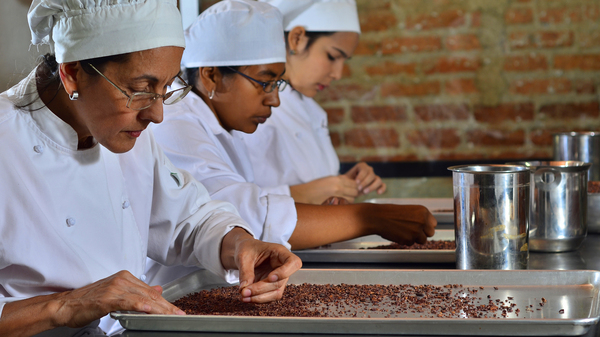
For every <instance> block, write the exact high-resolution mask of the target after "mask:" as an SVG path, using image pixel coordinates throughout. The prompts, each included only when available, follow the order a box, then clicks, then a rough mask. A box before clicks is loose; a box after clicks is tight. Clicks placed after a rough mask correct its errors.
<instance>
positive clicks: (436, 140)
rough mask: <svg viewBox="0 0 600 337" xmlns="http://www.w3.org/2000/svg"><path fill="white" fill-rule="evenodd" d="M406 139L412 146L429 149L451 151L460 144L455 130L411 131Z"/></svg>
mask: <svg viewBox="0 0 600 337" xmlns="http://www.w3.org/2000/svg"><path fill="white" fill-rule="evenodd" d="M406 138H407V139H408V141H409V142H410V143H411V144H412V145H414V146H425V147H427V148H429V149H453V148H455V147H457V146H458V145H459V144H460V135H459V134H458V132H457V131H456V130H455V129H428V130H413V131H409V132H408V133H407V134H406Z"/></svg>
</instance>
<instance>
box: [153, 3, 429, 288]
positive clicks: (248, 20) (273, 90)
mask: <svg viewBox="0 0 600 337" xmlns="http://www.w3.org/2000/svg"><path fill="white" fill-rule="evenodd" d="M232 23H235V24H232ZM185 38H186V45H187V49H186V50H185V52H184V55H183V58H182V64H183V66H184V67H185V68H186V73H187V74H188V78H187V79H188V82H189V83H190V84H191V85H193V87H194V88H193V89H192V92H191V93H190V94H189V95H188V96H186V97H185V98H184V99H183V100H182V102H181V103H180V104H177V105H172V106H168V107H166V109H165V120H164V122H163V123H161V124H160V125H157V126H156V128H155V129H154V132H155V135H156V138H157V141H158V142H159V144H161V146H162V147H163V149H164V150H165V153H166V154H167V156H169V158H170V159H171V160H172V161H173V163H174V164H175V165H177V166H178V167H181V168H183V169H186V170H188V171H189V172H190V173H192V174H193V175H194V176H195V177H196V178H197V179H199V180H200V181H201V182H202V183H203V184H204V185H205V186H206V188H207V190H208V191H209V193H210V194H211V196H212V197H213V198H217V199H219V198H221V200H227V201H229V202H231V203H232V204H234V205H235V206H236V207H237V208H238V210H239V212H240V215H241V216H242V218H244V219H245V220H246V221H247V222H248V223H249V225H250V226H251V228H252V230H253V231H254V233H255V235H258V237H259V238H260V239H261V240H263V241H267V242H275V243H280V244H283V245H287V246H288V247H291V248H292V249H303V248H308V247H316V246H320V245H323V244H328V243H332V242H336V241H341V240H346V239H352V238H355V237H359V236H363V235H368V234H380V235H382V236H384V237H386V238H388V239H391V240H394V241H398V242H403V243H413V242H415V241H418V242H424V241H425V240H426V238H427V236H432V235H433V233H434V227H435V225H436V221H435V219H434V218H433V216H432V215H431V213H429V211H427V209H426V208H424V207H421V206H407V207H402V206H395V205H375V204H360V205H340V206H319V205H308V204H300V203H295V202H294V199H293V198H291V197H290V196H287V195H284V194H283V193H278V192H277V191H272V190H267V189H263V188H261V187H259V186H258V185H256V184H254V180H255V178H256V177H257V176H260V175H262V174H263V172H260V171H253V170H252V166H251V164H250V161H249V159H248V156H247V152H246V151H247V149H246V147H245V144H244V140H243V138H242V134H243V133H252V132H254V131H255V130H256V128H257V127H258V125H259V124H261V123H264V122H265V121H266V120H267V118H269V117H270V116H271V108H273V107H276V106H278V105H279V97H278V90H281V89H283V88H284V85H285V82H283V81H281V78H282V76H283V75H284V73H285V65H284V62H285V54H286V51H285V42H284V39H283V27H282V17H281V13H280V12H279V11H278V10H277V9H275V8H274V7H272V6H270V5H269V4H266V3H261V2H255V1H248V2H246V1H241V0H225V1H221V2H219V3H217V4H215V5H213V6H212V7H210V8H209V9H207V10H206V11H205V12H204V13H202V14H201V15H200V16H199V17H198V18H197V19H196V21H195V22H194V23H193V24H192V25H191V26H190V28H188V29H187V30H186V32H185ZM224 41H226V42H227V43H224ZM266 145H267V144H264V146H266ZM163 281H164V280H163Z"/></svg>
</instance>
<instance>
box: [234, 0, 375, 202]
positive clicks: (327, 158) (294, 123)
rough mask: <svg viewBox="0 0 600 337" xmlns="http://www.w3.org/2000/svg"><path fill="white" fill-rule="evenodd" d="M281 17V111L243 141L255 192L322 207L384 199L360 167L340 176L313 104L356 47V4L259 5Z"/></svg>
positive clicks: (284, 0) (315, 0)
mask: <svg viewBox="0 0 600 337" xmlns="http://www.w3.org/2000/svg"><path fill="white" fill-rule="evenodd" d="M263 1H265V2H267V3H270V4H271V5H274V6H275V7H277V8H278V9H279V10H280V11H281V12H282V13H283V22H284V29H285V32H286V47H287V51H288V53H287V61H286V73H285V75H284V79H285V80H287V81H288V82H289V83H290V85H289V86H288V87H287V88H286V89H285V90H283V91H282V92H281V93H280V94H279V97H280V100H281V105H280V106H279V107H277V108H275V109H273V116H272V117H271V118H269V120H267V122H265V123H264V125H261V126H259V127H258V130H257V131H256V132H254V133H253V134H247V135H244V138H245V141H246V145H247V147H248V153H249V157H250V161H251V162H252V167H253V168H254V170H255V171H259V172H262V174H260V175H257V176H256V177H255V178H256V179H255V183H256V184H258V185H259V186H261V187H263V188H266V189H271V190H274V191H278V192H279V193H285V194H286V195H291V196H292V197H293V198H294V200H296V201H297V202H305V203H316V204H320V203H322V202H323V201H324V200H325V199H327V198H328V197H329V196H332V195H333V196H339V197H343V198H345V199H347V200H348V201H353V200H354V198H355V197H357V196H359V195H364V194H368V193H370V192H377V193H378V194H381V193H383V192H385V189H386V186H385V184H384V183H383V182H382V181H381V178H380V177H378V176H377V175H375V173H374V172H373V168H372V167H370V166H369V165H367V164H366V163H364V162H361V163H358V164H357V165H355V166H354V167H353V168H351V169H350V170H349V171H348V172H346V173H344V174H339V171H340V162H339V160H338V157H337V154H336V152H335V150H334V148H333V145H332V143H331V138H330V137H329V129H328V127H327V124H328V123H327V113H326V112H325V111H324V110H323V109H322V108H321V107H320V106H319V105H318V104H317V103H316V102H315V101H314V100H313V99H312V97H314V96H315V95H316V94H317V93H318V92H319V91H322V90H326V88H327V87H328V86H329V84H330V83H331V82H332V81H334V80H338V79H340V78H341V76H342V69H343V65H344V61H345V60H346V59H348V58H349V57H350V56H352V54H353V53H354V49H355V48H356V46H357V44H358V37H359V34H360V25H359V21H358V13H357V10H356V4H355V2H354V0H296V1H288V0H263Z"/></svg>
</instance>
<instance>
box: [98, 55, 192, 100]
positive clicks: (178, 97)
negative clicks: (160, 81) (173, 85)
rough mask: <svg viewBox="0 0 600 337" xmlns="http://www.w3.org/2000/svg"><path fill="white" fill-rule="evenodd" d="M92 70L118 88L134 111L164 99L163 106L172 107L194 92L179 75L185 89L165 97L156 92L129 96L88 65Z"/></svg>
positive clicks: (173, 91)
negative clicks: (191, 91)
mask: <svg viewBox="0 0 600 337" xmlns="http://www.w3.org/2000/svg"><path fill="white" fill-rule="evenodd" d="M88 64H89V66H90V67H92V69H94V70H95V71H96V72H97V73H98V74H100V76H102V77H103V78H104V79H105V80H107V81H108V83H110V84H112V86H113V87H115V88H117V90H119V91H120V92H121V93H123V95H125V96H127V98H128V100H127V107H128V108H130V109H132V110H144V109H146V108H148V107H150V106H151V105H152V104H154V102H156V100H157V99H159V98H162V100H163V104H165V105H171V104H175V103H177V102H179V101H181V100H182V99H183V98H184V97H185V95H187V94H188V93H189V92H190V90H192V86H191V85H188V84H187V83H185V81H184V80H183V78H181V76H179V75H177V78H179V80H180V81H181V82H182V83H183V84H184V85H185V86H184V87H183V88H179V89H175V90H172V91H169V92H167V93H166V94H164V95H161V94H157V93H154V92H134V93H132V94H131V95H128V94H127V93H126V92H125V90H123V89H121V88H119V87H118V86H117V85H116V84H114V83H113V82H112V81H111V80H109V79H108V78H107V77H106V76H104V74H102V73H101V72H100V70H98V69H96V67H94V66H93V65H91V64H90V63H88Z"/></svg>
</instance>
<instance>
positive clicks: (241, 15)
mask: <svg viewBox="0 0 600 337" xmlns="http://www.w3.org/2000/svg"><path fill="white" fill-rule="evenodd" d="M282 22H283V18H282V15H281V13H280V12H279V10H277V8H275V7H273V6H271V5H269V4H266V3H260V2H257V1H244V0H224V1H221V2H218V3H216V4H214V5H213V6H211V7H210V8H208V9H207V10H205V11H204V12H203V13H202V14H200V16H198V18H196V20H195V21H194V22H193V23H192V24H191V25H190V27H189V28H188V29H186V31H185V42H186V45H187V48H186V49H185V51H184V52H183V58H182V60H181V64H182V65H183V66H184V67H186V68H196V67H222V66H246V65H255V64H270V63H285V56H286V55H285V54H286V51H285V38H284V36H283V25H282Z"/></svg>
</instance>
